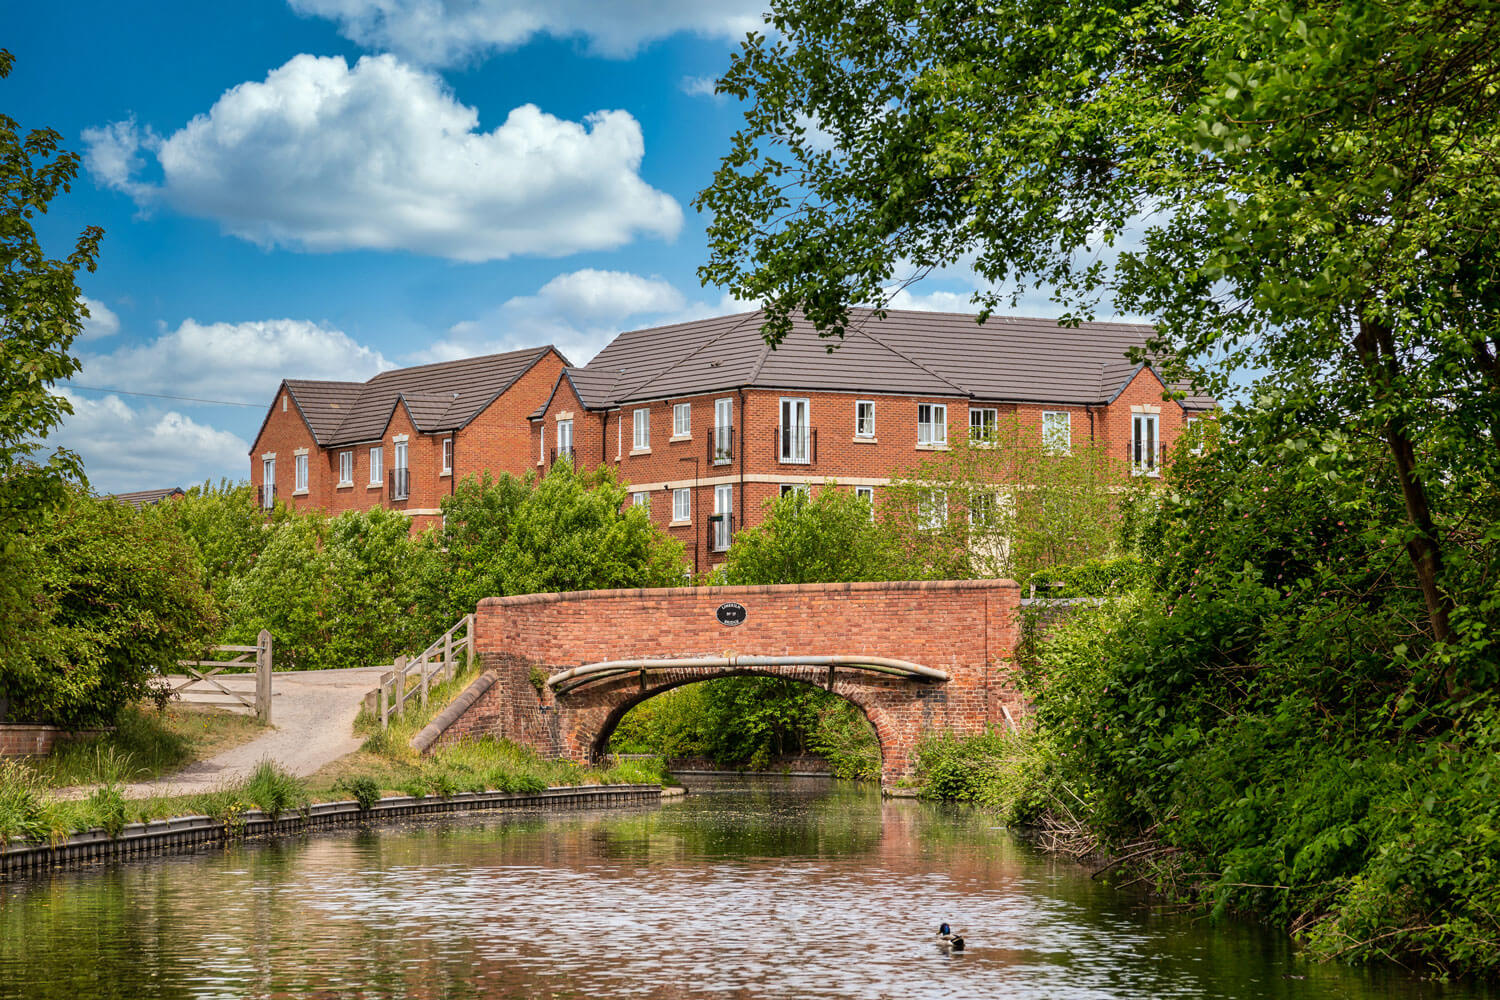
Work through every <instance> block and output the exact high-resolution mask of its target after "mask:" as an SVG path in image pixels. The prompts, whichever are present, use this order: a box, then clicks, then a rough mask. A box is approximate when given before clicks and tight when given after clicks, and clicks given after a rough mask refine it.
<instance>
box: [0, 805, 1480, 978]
mask: <svg viewBox="0 0 1500 1000" xmlns="http://www.w3.org/2000/svg"><path fill="white" fill-rule="evenodd" d="M991 822H992V821H991V820H989V819H988V818H987V817H985V816H983V815H982V814H978V813H974V812H966V811H956V810H947V809H942V808H939V807H934V806H929V805H924V804H920V803H914V802H905V801H903V802H885V803H883V802H881V800H880V799H879V797H878V796H877V795H875V794H874V793H873V791H872V790H870V789H864V788H854V787H850V786H845V785H834V784H832V783H829V782H826V781H822V780H819V779H805V780H803V779H785V780H773V781H763V782H758V783H747V782H732V783H725V784H720V785H717V786H714V787H703V786H700V787H698V788H696V789H695V794H693V795H691V796H689V797H688V798H687V799H685V800H682V801H679V802H675V803H672V804H669V805H666V806H664V807H663V808H661V809H659V810H657V809H652V810H641V811H619V812H611V813H607V814H600V813H573V814H563V815H555V816H542V815H513V816H501V815H495V816H483V817H474V818H469V819H462V820H452V819H449V820H445V821H441V822H433V823H429V824H424V825H414V826H409V827H403V828H385V829H381V830H377V831H364V832H359V833H347V834H344V835H342V836H320V837H317V838H314V839H308V840H295V841H283V842H279V843H276V844H270V845H258V846H256V845H252V846H247V847H240V848H233V849H230V850H227V851H216V852H213V853H207V854H202V855H197V856H194V857H189V858H176V859H169V860H161V861H155V862H149V863H138V864H132V865H127V866H121V867H114V868H109V869H101V870H99V871H95V872H80V873H69V874H64V875H59V876H55V877H53V878H51V879H48V880H34V881H29V882H17V883H15V884H12V885H9V886H0V998H8V997H27V998H53V997H57V998H62V997H67V998H70V1000H71V998H73V997H130V998H138V997H139V998H145V997H173V998H175V997H192V998H217V997H226V998H227V997H265V998H273V997H275V998H279V997H341V998H342V997H350V998H353V997H361V998H363V997H371V998H374V997H400V998H436V997H459V998H462V997H475V998H478V997H606V996H608V997H614V996H639V997H659V998H675V997H704V996H710V995H718V996H729V997H745V998H751V997H754V998H764V997H858V998H865V997H868V998H886V997H920V998H929V997H990V996H1006V997H1047V998H1075V997H1076V998H1105V997H1119V998H1135V997H1141V998H1148V997H1149V998H1155V997H1235V998H1239V997H1270V998H1278V997H1297V998H1333V997H1340V998H1343V997H1353V998H1374V997H1383V998H1408V997H1428V996H1434V997H1435V996H1444V997H1477V996H1482V995H1486V994H1482V993H1480V992H1475V991H1473V990H1464V989H1458V988H1446V989H1445V988H1442V987H1439V986H1437V985H1435V984H1427V983H1421V982H1418V981H1415V980H1412V979H1409V978H1404V977H1402V976H1399V975H1393V974H1389V973H1378V974H1370V973H1361V972H1357V971H1353V970H1348V969H1343V968H1338V967H1328V966H1312V965H1308V964H1306V963H1302V962H1300V961H1299V960H1298V959H1297V958H1296V956H1295V955H1294V954H1293V953H1292V952H1291V950H1290V948H1289V947H1288V946H1287V944H1286V942H1285V940H1284V939H1283V938H1281V937H1280V936H1279V935H1276V934H1272V933H1266V932H1263V931H1261V930H1259V929H1258V928H1255V927H1252V926H1245V925H1231V926H1227V927H1225V926H1217V927H1208V926H1204V925H1202V924H1199V923H1195V922H1193V921H1190V920H1186V919H1183V918H1178V917H1172V916H1169V915H1166V914H1164V913H1162V912H1160V911H1159V910H1158V909H1156V908H1153V907H1152V906H1151V905H1149V904H1148V903H1146V902H1145V901H1144V900H1142V899H1140V898H1138V897H1132V896H1129V895H1125V894H1121V893H1119V892H1117V891H1114V890H1111V889H1108V888H1106V887H1102V886H1099V885H1097V884H1095V883H1092V882H1090V881H1089V880H1088V879H1087V878H1086V877H1085V876H1083V875H1082V874H1081V873H1080V872H1079V871H1078V870H1077V869H1076V868H1073V867H1071V866H1068V865H1064V864H1060V863H1057V862H1055V861H1053V860H1051V859H1048V858H1046V857H1044V856H1039V855H1037V854H1036V853H1034V852H1032V851H1030V850H1029V849H1027V848H1026V847H1025V846H1024V845H1021V844H1019V843H1017V842H1016V841H1014V840H1012V839H1010V838H1009V837H1008V836H1007V835H1005V834H1004V833H1003V832H1001V831H997V830H995V829H992V828H991ZM944 920H947V921H950V922H953V923H954V924H955V925H958V926H961V927H962V928H963V929H964V930H965V931H966V932H967V934H968V938H969V942H970V950H969V951H968V952H966V953H964V954H962V955H952V956H950V955H946V954H944V953H942V952H941V950H940V949H939V948H938V947H937V945H936V939H935V935H934V934H933V929H934V928H936V926H937V925H938V923H940V922H941V921H944ZM1288 977H1306V978H1288Z"/></svg>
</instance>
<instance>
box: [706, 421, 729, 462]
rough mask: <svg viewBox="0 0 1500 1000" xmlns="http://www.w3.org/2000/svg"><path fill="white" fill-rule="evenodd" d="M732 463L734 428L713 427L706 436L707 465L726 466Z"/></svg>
mask: <svg viewBox="0 0 1500 1000" xmlns="http://www.w3.org/2000/svg"><path fill="white" fill-rule="evenodd" d="M732 461H734V428H733V427H714V428H713V429H712V430H711V431H710V432H709V435H708V463H709V464H710V465H728V464H729V463H730V462H732Z"/></svg>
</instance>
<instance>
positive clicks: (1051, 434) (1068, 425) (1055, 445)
mask: <svg viewBox="0 0 1500 1000" xmlns="http://www.w3.org/2000/svg"><path fill="white" fill-rule="evenodd" d="M1049 422H1051V423H1052V424H1053V425H1054V426H1053V427H1052V428H1051V429H1050V430H1049V429H1048V427H1047V424H1048V423H1049ZM1059 424H1060V425H1061V433H1060V434H1059V433H1058V428H1057V426H1056V425H1059ZM1042 450H1043V451H1045V452H1047V453H1048V454H1050V455H1069V454H1072V452H1073V414H1071V413H1069V412H1068V411H1067V410H1043V411H1042Z"/></svg>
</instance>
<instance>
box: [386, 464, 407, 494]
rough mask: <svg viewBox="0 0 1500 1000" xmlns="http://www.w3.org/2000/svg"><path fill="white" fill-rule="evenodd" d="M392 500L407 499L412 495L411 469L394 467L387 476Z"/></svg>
mask: <svg viewBox="0 0 1500 1000" xmlns="http://www.w3.org/2000/svg"><path fill="white" fill-rule="evenodd" d="M386 482H387V485H388V486H389V487H390V497H391V499H392V500H405V499H407V498H408V497H410V496H411V470H410V469H392V470H391V471H390V475H389V476H388V477H387V480H386Z"/></svg>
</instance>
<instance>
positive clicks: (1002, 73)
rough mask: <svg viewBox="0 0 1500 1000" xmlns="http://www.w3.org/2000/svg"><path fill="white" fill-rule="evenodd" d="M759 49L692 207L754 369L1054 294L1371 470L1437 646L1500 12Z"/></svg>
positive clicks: (1062, 24) (1081, 6) (1071, 26)
mask: <svg viewBox="0 0 1500 1000" xmlns="http://www.w3.org/2000/svg"><path fill="white" fill-rule="evenodd" d="M770 21H771V23H772V25H773V27H774V29H775V32H774V34H772V35H768V36H760V35H755V36H751V38H750V39H748V40H747V42H746V43H745V45H744V46H743V48H742V49H741V51H740V52H739V53H738V55H737V56H736V57H735V59H734V62H733V65H732V66H731V68H730V70H729V71H728V73H727V74H726V75H725V76H724V78H723V80H722V81H721V82H720V85H719V89H720V91H721V92H725V93H729V94H732V95H734V96H737V97H739V98H741V99H742V100H743V101H744V102H745V122H744V126H743V128H742V129H741V130H740V131H739V132H738V134H737V135H736V136H735V137H734V140H733V144H732V147H731V149H730V151H729V153H728V154H727V155H726V156H725V157H724V159H723V162H722V164H721V166H720V168H719V170H718V171H717V173H716V174H715V177H714V181H713V184H712V186H710V187H709V188H708V189H707V190H705V191H703V192H702V193H701V194H700V195H699V198H698V206H699V207H700V208H701V209H704V210H706V211H708V212H710V213H711V214H712V221H711V224H710V229H709V234H710V240H711V257H710V260H709V262H708V263H707V264H706V265H705V266H704V267H703V268H702V269H701V272H700V275H701V277H702V278H703V279H704V280H705V281H712V282H715V283H719V284H722V285H725V286H727V287H728V288H729V289H730V290H731V291H732V292H733V293H734V294H735V295H737V296H740V297H742V298H747V299H761V300H764V301H765V302H766V304H767V312H768V323H767V328H766V332H767V336H768V337H770V338H771V339H773V340H775V339H777V338H779V337H780V336H781V335H783V334H784V332H785V330H786V329H787V325H788V320H789V317H790V315H791V314H792V313H793V312H794V311H798V310H800V311H803V312H805V313H806V314H807V315H808V317H809V318H810V319H812V320H813V321H814V322H815V323H816V324H818V325H819V327H820V328H821V329H823V330H824V331H825V332H826V333H830V334H840V333H841V332H842V328H843V324H844V323H845V322H846V320H847V307H848V306H849V305H851V304H855V303H860V302H871V303H875V304H876V305H883V304H885V303H887V302H888V301H889V299H890V295H891V290H892V288H893V287H894V286H896V285H899V284H900V283H901V282H903V281H905V280H907V279H909V278H911V277H913V276H920V275H922V274H924V273H926V272H928V271H930V270H932V269H934V268H938V267H942V266H945V265H954V264H963V265H967V266H971V267H972V268H973V269H974V271H975V272H976V273H977V274H978V275H979V276H980V277H981V278H982V279H984V280H985V281H986V282H988V283H990V284H991V285H993V286H996V287H1005V288H1009V289H1013V290H1017V291H1016V292H1015V294H1019V290H1023V289H1026V288H1027V287H1031V286H1042V287H1049V288H1051V289H1053V290H1054V291H1055V294H1056V295H1057V297H1058V299H1059V301H1060V303H1061V304H1063V306H1064V307H1065V312H1066V316H1065V319H1066V320H1077V319H1080V318H1087V317H1088V316H1090V315H1091V314H1092V311H1093V310H1094V308H1095V307H1096V306H1097V304H1098V302H1099V301H1100V299H1101V297H1102V296H1104V295H1109V296H1110V297H1111V298H1112V300H1113V302H1114V304H1115V305H1116V307H1118V308H1120V309H1121V310H1124V311H1129V312H1135V313H1140V314H1144V315H1148V316H1151V317H1153V318H1154V319H1155V320H1156V321H1157V323H1158V331H1157V335H1156V340H1155V341H1154V342H1153V343H1152V344H1151V345H1149V348H1150V350H1151V351H1152V353H1153V354H1154V355H1156V356H1157V357H1159V358H1171V359H1174V360H1175V361H1176V363H1177V364H1179V365H1181V366H1183V367H1184V368H1186V367H1187V366H1193V367H1198V366H1202V365H1205V364H1206V365H1209V367H1210V369H1211V371H1210V376H1211V385H1210V387H1211V388H1216V389H1219V390H1222V389H1223V388H1224V386H1225V384H1226V382H1227V379H1228V376H1229V374H1230V373H1231V372H1233V371H1235V370H1236V369H1247V368H1248V369H1257V370H1261V371H1265V372H1267V373H1268V375H1267V380H1268V381H1270V382H1273V383H1275V385H1276V387H1277V388H1278V389H1279V390H1280V391H1281V393H1282V395H1281V397H1280V398H1283V399H1285V400H1287V401H1288V403H1289V405H1293V406H1296V407H1305V406H1308V405H1313V406H1316V407H1318V408H1319V409H1320V410H1321V411H1322V412H1325V413H1329V414H1331V415H1333V416H1334V417H1335V419H1334V420H1333V421H1332V423H1333V424H1334V425H1335V426H1338V425H1342V426H1343V427H1344V428H1345V429H1346V430H1347V431H1348V433H1350V434H1353V435H1356V436H1362V437H1364V438H1365V439H1366V440H1373V441H1379V442H1381V444H1382V447H1383V449H1384V452H1385V458H1384V459H1383V460H1382V461H1381V463H1380V467H1378V468H1373V469H1371V470H1370V474H1371V475H1372V476H1374V477H1378V478H1379V479H1380V480H1381V481H1382V482H1385V483H1386V484H1388V488H1389V489H1390V490H1391V491H1392V492H1393V493H1394V494H1396V495H1399V496H1400V497H1401V500H1402V504H1403V507H1404V511H1405V522H1406V523H1405V527H1404V529H1403V535H1402V537H1401V538H1400V541H1401V542H1403V543H1404V544H1405V545H1406V546H1407V549H1408V552H1409V556H1410V560H1411V565H1412V568H1413V570H1414V572H1415V575H1416V578H1417V581H1418V583H1419V585H1420V586H1421V588H1422V591H1423V593H1424V597H1425V599H1426V603H1427V607H1428V618H1429V622H1428V628H1429V631H1430V632H1431V634H1432V635H1433V636H1435V637H1436V638H1438V639H1440V640H1442V639H1447V638H1449V637H1450V636H1451V633H1452V630H1453V623H1452V620H1451V619H1452V613H1453V609H1454V601H1453V598H1452V594H1451V587H1449V586H1448V585H1447V584H1445V579H1446V576H1445V558H1446V557H1447V555H1448V543H1447V540H1446V539H1445V537H1444V524H1445V522H1447V523H1451V522H1452V521H1453V520H1454V519H1455V518H1461V517H1462V516H1463V514H1462V511H1463V507H1464V505H1465V504H1466V503H1467V500H1468V498H1469V497H1470V496H1472V495H1473V493H1474V492H1475V491H1484V492H1492V487H1493V484H1494V483H1495V482H1496V481H1497V477H1496V472H1497V468H1496V464H1497V457H1500V453H1497V450H1496V447H1495V444H1496V436H1497V433H1500V361H1497V358H1500V323H1497V316H1496V311H1497V305H1500V296H1497V286H1496V281H1495V277H1494V273H1495V272H1494V263H1493V262H1494V261H1496V260H1500V255H1497V253H1496V251H1497V249H1500V246H1497V243H1500V231H1497V229H1496V227H1495V226H1494V225H1493V219H1494V218H1496V210H1497V208H1500V170H1496V167H1495V163H1496V160H1495V156H1496V153H1497V151H1500V118H1497V101H1500V90H1497V87H1496V72H1497V62H1496V60H1497V56H1496V52H1497V51H1500V50H1497V46H1496V44H1495V43H1496V40H1497V36H1500V32H1497V28H1500V15H1497V9H1496V8H1495V7H1494V6H1493V5H1491V4H1488V3H1484V2H1481V0H1440V2H1437V3H1433V2H1431V0H1380V2H1374V0H1363V2H1341V0H1311V2H1308V0H1303V2H1295V3H1269V2H1265V0H1201V2H1181V0H1072V2H1061V0H994V2H990V0H986V2H979V0H780V2H778V3H776V4H774V9H773V12H772V14H771V17H770ZM1127 237H1128V238H1129V239H1128V240H1127ZM1127 243H1128V245H1127ZM1116 244H1118V254H1117V256H1116V257H1114V258H1113V259H1112V258H1111V256H1109V255H1107V254H1104V253H1102V252H1101V251H1102V250H1103V249H1105V248H1107V247H1110V246H1111V245H1116ZM1005 294H1007V293H1001V292H991V293H987V294H986V295H985V296H984V297H983V298H982V301H981V304H982V306H983V307H984V308H985V310H988V309H991V308H994V307H996V306H998V305H1000V304H1001V303H1002V302H1003V301H1004V298H1005ZM1012 301H1014V299H1013V300H1012ZM1168 374H1169V375H1172V374H1180V372H1169V373H1168Z"/></svg>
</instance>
